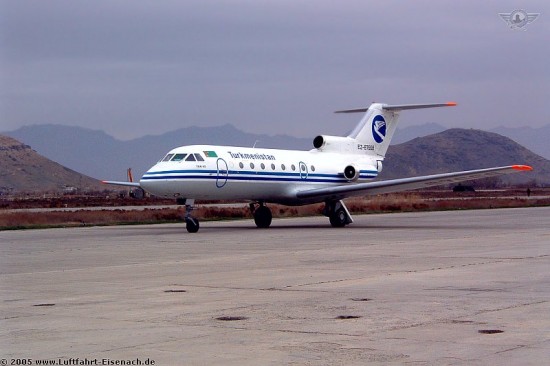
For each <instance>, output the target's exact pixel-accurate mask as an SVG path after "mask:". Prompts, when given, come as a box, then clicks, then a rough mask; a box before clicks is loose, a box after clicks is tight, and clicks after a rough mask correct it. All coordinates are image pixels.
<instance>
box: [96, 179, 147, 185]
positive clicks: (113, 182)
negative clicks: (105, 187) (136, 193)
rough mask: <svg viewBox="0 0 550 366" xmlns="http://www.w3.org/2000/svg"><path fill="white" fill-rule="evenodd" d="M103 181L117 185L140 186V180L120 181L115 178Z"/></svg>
mask: <svg viewBox="0 0 550 366" xmlns="http://www.w3.org/2000/svg"><path fill="white" fill-rule="evenodd" d="M101 183H103V184H111V185H115V186H126V187H140V185H139V182H118V181H114V180H102V181H101Z"/></svg>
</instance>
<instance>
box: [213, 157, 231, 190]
mask: <svg viewBox="0 0 550 366" xmlns="http://www.w3.org/2000/svg"><path fill="white" fill-rule="evenodd" d="M216 168H217V176H216V187H218V188H222V187H223V186H225V185H226V184H227V178H228V177H229V169H228V167H227V162H226V161H225V160H223V159H222V158H218V160H217V161H216Z"/></svg>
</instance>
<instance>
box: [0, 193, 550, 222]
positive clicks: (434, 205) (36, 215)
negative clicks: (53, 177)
mask: <svg viewBox="0 0 550 366" xmlns="http://www.w3.org/2000/svg"><path fill="white" fill-rule="evenodd" d="M346 205H347V207H348V208H349V210H350V211H351V212H352V213H354V214H364V213H381V212H412V211H434V210H456V209H483V208H501V207H502V208H503V207H530V206H549V205H550V198H542V199H531V200H528V199H526V198H518V196H514V197H501V198H498V199H495V198H492V197H469V198H468V199H457V197H456V196H451V197H447V198H439V197H437V198H434V197H428V198H427V197H425V196H423V195H422V194H418V193H406V194H403V193H401V194H390V195H381V196H375V197H370V198H368V199H365V198H354V199H349V200H346ZM323 206H324V205H323V204H315V205H307V206H299V207H288V206H282V205H269V207H270V208H271V210H272V213H273V216H274V217H297V216H314V215H321V212H322V209H323ZM184 215H185V211H184V209H183V208H178V209H175V208H159V209H150V208H148V209H144V210H122V209H115V210H86V209H83V210H78V211H74V212H67V211H51V212H29V211H16V212H13V211H2V210H0V230H10V229H21V228H45V227H66V226H88V225H119V224H144V223H166V222H181V221H182V220H183V217H184ZM193 215H194V216H196V217H197V218H199V219H201V220H222V219H243V218H252V215H251V214H250V211H249V210H248V207H236V208H227V207H212V206H208V207H204V206H202V207H200V206H199V207H198V208H197V209H196V210H195V211H193Z"/></svg>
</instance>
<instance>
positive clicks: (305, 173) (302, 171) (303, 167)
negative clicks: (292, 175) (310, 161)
mask: <svg viewBox="0 0 550 366" xmlns="http://www.w3.org/2000/svg"><path fill="white" fill-rule="evenodd" d="M298 169H299V170H300V179H307V176H308V174H309V172H308V171H307V165H306V163H304V162H303V161H301V162H300V163H298Z"/></svg>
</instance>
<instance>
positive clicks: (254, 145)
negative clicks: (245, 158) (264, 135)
mask: <svg viewBox="0 0 550 366" xmlns="http://www.w3.org/2000/svg"><path fill="white" fill-rule="evenodd" d="M258 142H260V140H256V142H254V146H252V148H253V149H255V148H256V144H257V143H258Z"/></svg>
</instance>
